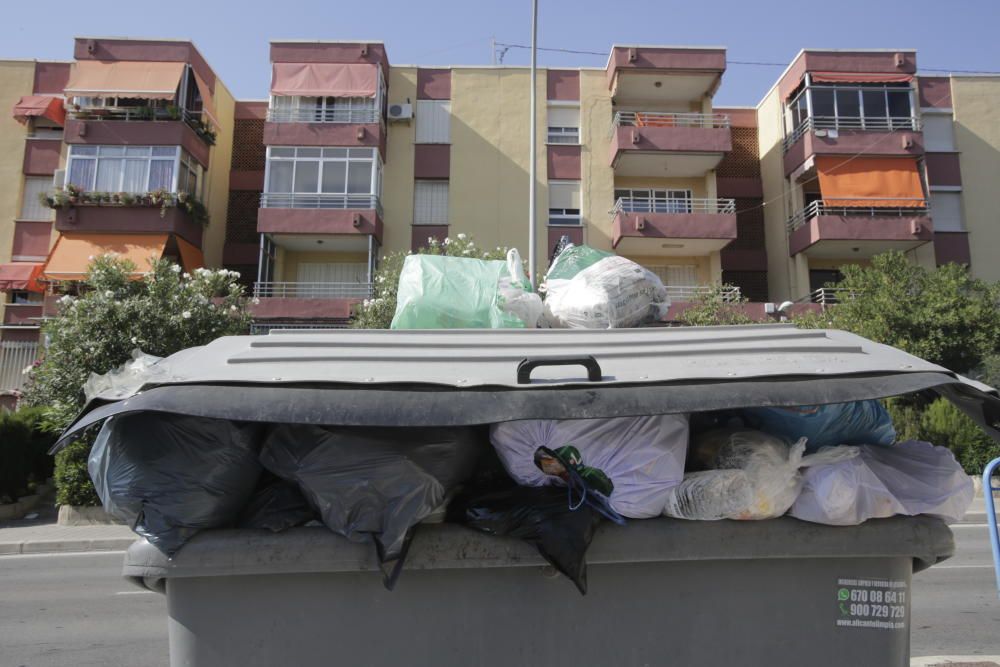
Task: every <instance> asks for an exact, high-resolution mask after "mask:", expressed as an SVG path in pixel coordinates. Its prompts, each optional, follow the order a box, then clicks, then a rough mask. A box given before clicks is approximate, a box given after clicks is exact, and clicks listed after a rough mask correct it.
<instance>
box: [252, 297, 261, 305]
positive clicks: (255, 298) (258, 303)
mask: <svg viewBox="0 0 1000 667" xmlns="http://www.w3.org/2000/svg"><path fill="white" fill-rule="evenodd" d="M250 303H252V304H253V305H255V306H259V305H260V299H258V298H257V297H254V298H253V299H251V301H250Z"/></svg>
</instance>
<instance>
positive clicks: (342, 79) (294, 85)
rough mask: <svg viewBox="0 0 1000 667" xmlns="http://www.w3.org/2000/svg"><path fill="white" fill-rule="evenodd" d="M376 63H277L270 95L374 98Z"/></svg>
mask: <svg viewBox="0 0 1000 667" xmlns="http://www.w3.org/2000/svg"><path fill="white" fill-rule="evenodd" d="M377 88H378V65H376V64H374V63H274V64H273V65H272V70H271V93H273V94H274V95H302V96H307V97H312V96H316V97H324V96H330V97H375V91H376V89H377Z"/></svg>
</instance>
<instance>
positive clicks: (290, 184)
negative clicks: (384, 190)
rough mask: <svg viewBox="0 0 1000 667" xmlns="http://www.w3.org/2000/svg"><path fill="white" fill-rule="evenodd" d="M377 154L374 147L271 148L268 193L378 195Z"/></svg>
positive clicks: (268, 166)
mask: <svg viewBox="0 0 1000 667" xmlns="http://www.w3.org/2000/svg"><path fill="white" fill-rule="evenodd" d="M377 155H378V154H377V152H376V149H373V148H360V149H346V148H322V149H321V148H311V147H302V148H288V147H285V148H271V149H270V152H269V155H268V161H267V169H268V182H267V192H275V193H278V192H292V193H300V194H329V195H344V194H358V195H371V194H375V195H377V194H378V187H379V183H378V170H379V169H380V167H381V165H380V163H379V161H378V158H377ZM373 169H374V170H376V171H375V173H374V174H373V173H372V170H373ZM373 175H374V176H375V179H374V182H373ZM330 201H331V202H332V201H333V199H330Z"/></svg>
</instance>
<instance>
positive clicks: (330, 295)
mask: <svg viewBox="0 0 1000 667" xmlns="http://www.w3.org/2000/svg"><path fill="white" fill-rule="evenodd" d="M253 295H254V296H255V297H257V298H260V299H272V298H273V299H369V298H371V296H372V284H371V283H300V282H261V283H254V285H253Z"/></svg>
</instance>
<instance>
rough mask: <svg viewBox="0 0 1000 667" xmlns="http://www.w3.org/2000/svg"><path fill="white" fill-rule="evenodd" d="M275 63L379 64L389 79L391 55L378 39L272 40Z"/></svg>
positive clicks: (272, 60) (272, 59)
mask: <svg viewBox="0 0 1000 667" xmlns="http://www.w3.org/2000/svg"><path fill="white" fill-rule="evenodd" d="M363 51H367V53H363ZM271 62H272V63H377V64H379V65H381V66H382V74H383V75H384V76H385V80H386V81H388V80H389V58H388V56H387V55H386V52H385V46H384V45H383V44H380V43H377V42H271Z"/></svg>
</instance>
